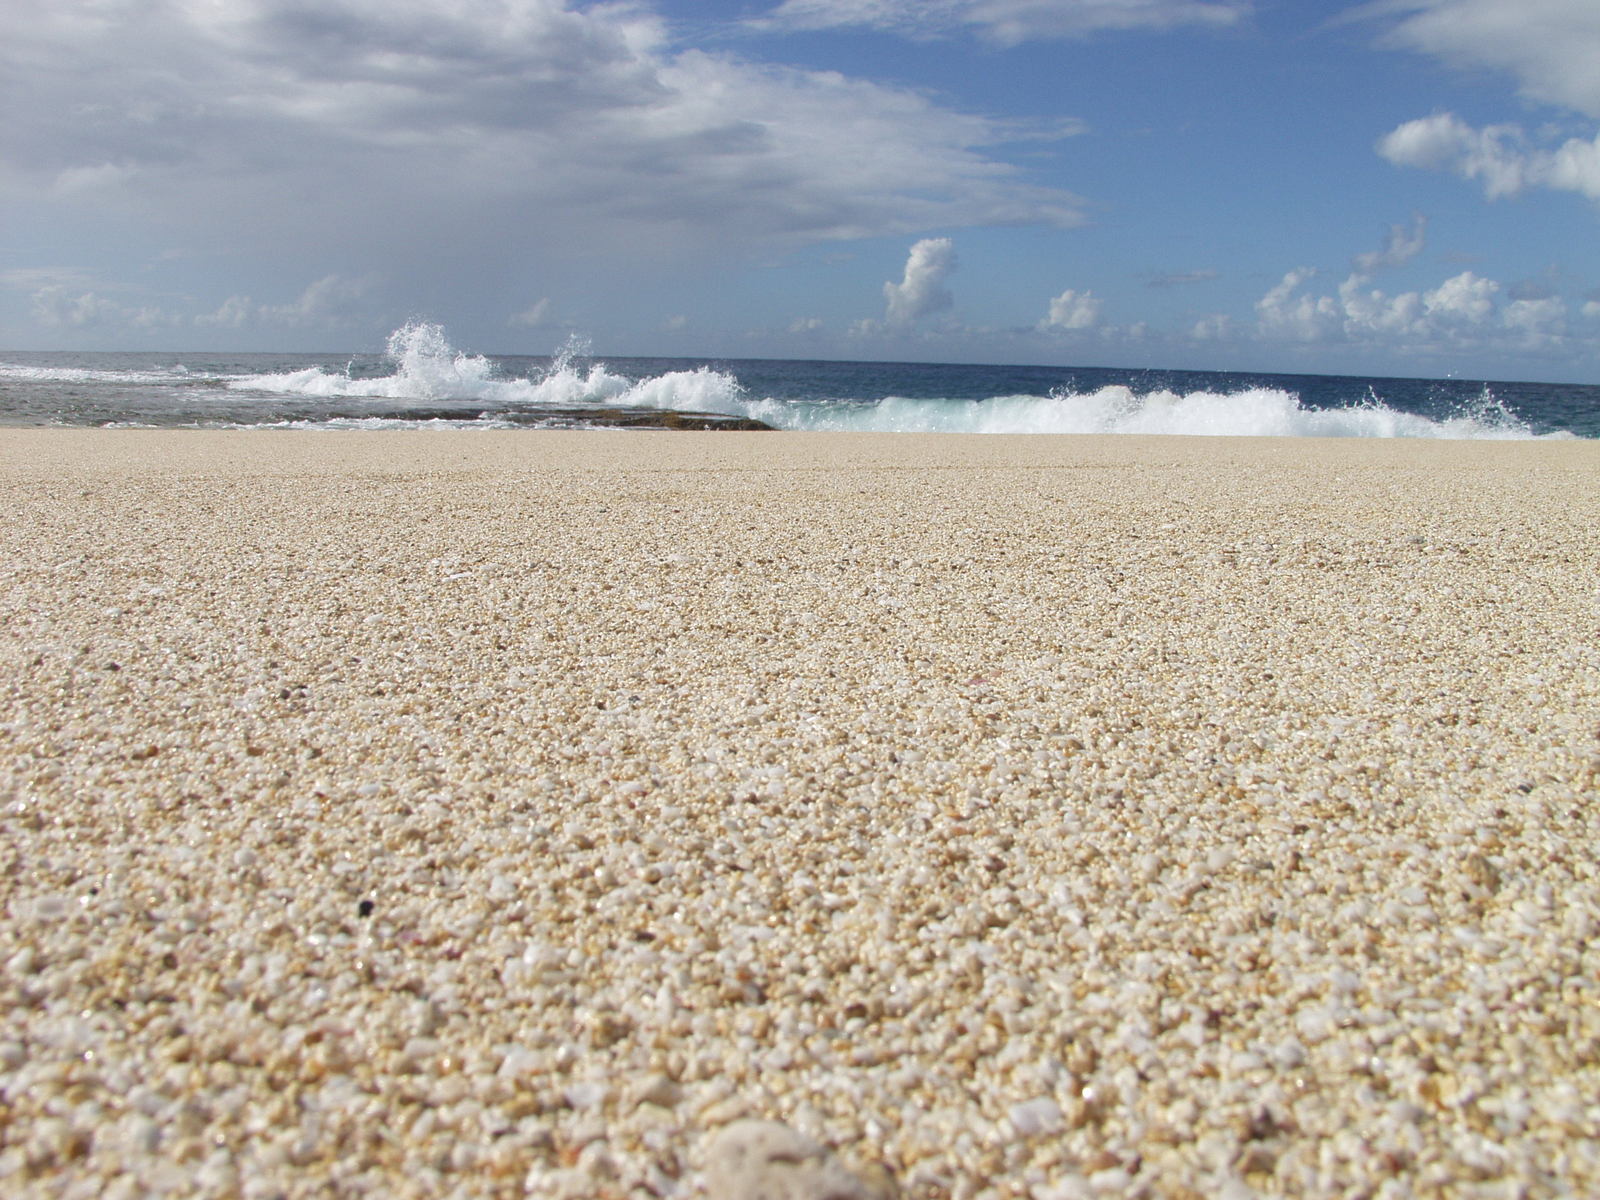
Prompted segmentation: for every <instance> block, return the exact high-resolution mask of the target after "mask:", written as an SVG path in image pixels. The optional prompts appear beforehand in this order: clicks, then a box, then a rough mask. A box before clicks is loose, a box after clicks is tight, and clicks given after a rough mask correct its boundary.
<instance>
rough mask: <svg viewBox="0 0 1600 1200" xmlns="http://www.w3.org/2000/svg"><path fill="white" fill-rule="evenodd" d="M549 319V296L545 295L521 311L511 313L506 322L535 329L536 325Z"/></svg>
mask: <svg viewBox="0 0 1600 1200" xmlns="http://www.w3.org/2000/svg"><path fill="white" fill-rule="evenodd" d="M549 319H550V297H548V296H545V297H542V298H540V299H539V300H537V301H535V302H534V303H533V304H532V305H530V306H529V307H527V308H525V309H523V310H522V311H521V312H519V313H515V314H513V316H512V317H511V319H510V321H508V322H507V324H509V325H523V326H526V327H527V328H529V329H535V328H537V327H538V326H540V325H543V324H545V323H546V322H547V321H549Z"/></svg>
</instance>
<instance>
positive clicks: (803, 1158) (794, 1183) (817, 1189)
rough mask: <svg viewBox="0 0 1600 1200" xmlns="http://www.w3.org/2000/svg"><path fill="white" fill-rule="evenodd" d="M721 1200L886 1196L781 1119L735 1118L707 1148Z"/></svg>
mask: <svg viewBox="0 0 1600 1200" xmlns="http://www.w3.org/2000/svg"><path fill="white" fill-rule="evenodd" d="M706 1185H707V1189H708V1191H709V1193H710V1194H711V1195H712V1196H715V1197H717V1198H718V1200H886V1197H885V1196H884V1195H883V1194H882V1193H880V1192H879V1191H878V1190H877V1189H875V1188H869V1187H868V1186H867V1184H866V1183H864V1182H863V1181H862V1180H860V1179H858V1178H857V1177H856V1176H855V1175H853V1174H852V1173H851V1172H850V1171H849V1170H848V1169H847V1168H846V1167H845V1166H844V1164H843V1163H841V1162H840V1161H839V1159H838V1158H837V1157H835V1156H834V1154H833V1153H832V1152H831V1151H830V1150H828V1149H827V1148H826V1147H824V1146H822V1145H820V1144H819V1143H817V1142H815V1141H813V1140H812V1139H810V1138H808V1137H806V1136H805V1135H804V1134H801V1133H797V1132H796V1131H795V1130H793V1129H791V1128H789V1127H788V1126H787V1125H784V1124H782V1123H780V1122H777V1121H755V1120H746V1121H735V1122H734V1123H733V1124H731V1125H729V1126H726V1127H725V1128H723V1129H722V1130H720V1131H718V1133H717V1134H716V1136H715V1137H713V1138H712V1140H711V1144H710V1146H709V1148H708V1149H707V1151H706Z"/></svg>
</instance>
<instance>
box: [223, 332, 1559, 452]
mask: <svg viewBox="0 0 1600 1200" xmlns="http://www.w3.org/2000/svg"><path fill="white" fill-rule="evenodd" d="M388 354H389V358H390V359H391V360H392V361H393V363H394V370H393V372H392V373H391V374H388V375H379V376H375V377H372V378H363V377H360V376H357V375H354V374H351V373H349V372H346V373H344V374H338V373H333V372H329V371H326V370H323V369H320V368H314V367H313V368H308V369H306V370H300V371H290V372H285V373H282V374H274V375H250V376H242V377H238V378H235V379H232V380H230V381H229V385H228V386H230V387H232V388H236V389H243V390H250V391H263V392H275V393H282V394H290V395H296V396H307V397H327V398H334V397H345V398H371V399H375V400H380V399H389V400H408V401H427V402H434V403H455V404H466V405H473V404H477V405H482V406H484V410H485V412H486V414H487V415H486V417H485V418H484V423H496V424H498V423H500V420H499V419H498V418H497V417H496V415H495V414H496V413H498V414H504V413H506V412H518V413H524V414H529V413H537V411H538V410H540V409H545V408H551V409H554V408H586V407H616V408H640V409H657V410H665V411H674V412H704V413H716V414H721V415H726V416H734V417H750V418H754V419H755V420H758V421H763V422H765V423H766V424H768V425H771V426H773V427H775V428H778V429H792V430H820V431H833V430H836V431H852V432H875V431H876V432H895V433H1010V434H1037V433H1095V434H1098V433H1133V434H1180V435H1193V436H1229V437H1374V438H1394V437H1415V438H1463V439H1486V438H1531V437H1534V436H1536V435H1535V434H1534V432H1533V430H1532V429H1531V428H1530V427H1529V426H1528V424H1527V423H1526V422H1524V421H1522V420H1520V419H1518V418H1517V417H1516V416H1515V415H1514V414H1512V413H1510V412H1508V411H1507V410H1505V409H1504V408H1503V407H1502V406H1500V405H1498V404H1497V403H1496V402H1495V400H1494V397H1493V396H1492V395H1491V394H1489V393H1488V392H1487V391H1486V392H1485V393H1484V395H1483V397H1481V399H1480V401H1479V403H1477V404H1476V405H1474V406H1472V407H1471V408H1470V409H1468V410H1464V411H1462V412H1460V413H1457V414H1454V415H1452V416H1449V417H1446V418H1443V419H1435V418H1431V417H1426V416H1422V415H1419V414H1416V413H1408V412H1403V411H1401V410H1399V409H1395V408H1391V407H1389V406H1388V405H1385V404H1383V403H1382V402H1381V401H1379V400H1378V399H1377V398H1376V397H1369V398H1368V399H1367V400H1366V401H1365V402H1363V403H1360V404H1355V405H1349V406H1346V407H1342V408H1330V409H1315V408H1307V407H1305V406H1304V405H1303V404H1301V402H1300V400H1299V397H1297V396H1296V395H1295V394H1294V393H1293V392H1290V391H1285V390H1282V389H1278V388H1267V387H1256V388H1242V389H1240V390H1237V391H1232V392H1210V391H1193V392H1183V393H1179V392H1173V391H1164V390H1154V391H1149V392H1136V391H1134V390H1133V389H1132V388H1129V387H1127V386H1122V385H1117V386H1109V387H1102V388H1099V389H1097V390H1094V391H1087V392H1079V391H1070V390H1060V391H1056V392H1053V393H1051V394H1050V395H1046V396H1036V395H1012V396H993V397H989V398H986V399H980V400H974V399H926V398H918V399H910V398H906V397H900V396H889V397H886V398H882V399H867V398H864V399H861V400H842V401H826V402H824V401H804V400H776V399H771V398H762V397H759V396H754V395H751V394H750V393H749V392H748V391H747V390H746V389H745V388H744V387H743V386H742V385H741V384H740V382H739V380H738V379H737V378H735V377H734V376H733V375H732V374H729V373H727V372H725V371H717V370H713V369H712V368H710V367H700V368H698V369H695V370H686V371H669V372H664V373H662V374H659V375H652V376H649V377H647V378H644V379H632V378H629V377H628V376H626V375H622V374H619V373H616V372H613V371H612V370H611V369H610V368H609V367H608V366H607V365H606V364H604V363H600V362H593V361H589V360H588V356H587V351H586V348H584V347H583V346H581V345H580V344H577V343H571V344H569V345H568V347H567V348H566V349H565V350H564V351H563V352H561V353H560V354H558V355H556V356H555V357H554V358H553V359H552V361H551V363H550V365H549V367H548V368H547V369H545V370H544V371H543V372H542V373H541V374H538V375H537V376H531V377H528V378H508V377H505V376H504V375H502V374H501V373H500V372H499V370H498V368H497V367H496V365H495V364H494V363H493V362H492V361H491V360H490V359H488V358H486V357H484V356H482V355H475V354H467V353H464V352H461V351H458V350H456V349H455V348H454V347H453V346H452V345H451V344H450V342H449V339H448V338H447V337H446V335H445V331H444V330H443V329H442V328H441V327H440V326H438V325H435V324H431V323H416V324H411V325H407V326H406V327H405V328H403V329H400V330H397V331H396V332H395V333H394V334H392V335H391V336H390V338H389V346H388Z"/></svg>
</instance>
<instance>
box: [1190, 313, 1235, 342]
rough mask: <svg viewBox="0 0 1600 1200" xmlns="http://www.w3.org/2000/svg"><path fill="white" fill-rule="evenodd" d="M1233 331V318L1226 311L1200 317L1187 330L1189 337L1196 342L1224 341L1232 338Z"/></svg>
mask: <svg viewBox="0 0 1600 1200" xmlns="http://www.w3.org/2000/svg"><path fill="white" fill-rule="evenodd" d="M1235 333H1236V327H1235V325H1234V321H1233V318H1232V317H1230V316H1229V315H1228V314H1227V313H1212V314H1211V315H1210V316H1209V317H1201V318H1200V319H1199V320H1198V321H1196V322H1195V323H1194V325H1193V326H1192V327H1191V328H1190V330H1189V336H1190V338H1192V339H1193V340H1195V341H1197V342H1225V341H1228V340H1230V339H1232V338H1233V337H1234V335H1235Z"/></svg>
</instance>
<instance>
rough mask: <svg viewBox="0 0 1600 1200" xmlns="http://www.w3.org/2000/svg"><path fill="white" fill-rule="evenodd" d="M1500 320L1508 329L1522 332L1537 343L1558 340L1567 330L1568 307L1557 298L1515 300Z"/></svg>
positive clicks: (1506, 307) (1507, 306)
mask: <svg viewBox="0 0 1600 1200" xmlns="http://www.w3.org/2000/svg"><path fill="white" fill-rule="evenodd" d="M1500 319H1501V321H1502V322H1504V324H1505V327H1506V328H1507V329H1515V330H1520V331H1521V332H1522V333H1524V334H1526V335H1527V336H1528V338H1530V339H1532V340H1533V341H1534V342H1536V343H1540V344H1542V343H1544V342H1547V341H1550V340H1554V339H1558V338H1560V337H1561V336H1562V334H1564V333H1565V332H1566V329H1567V306H1566V304H1565V303H1563V302H1562V300H1561V299H1560V298H1559V297H1557V296H1546V297H1545V298H1544V299H1542V300H1513V301H1512V302H1511V303H1510V304H1507V305H1506V306H1505V311H1504V312H1502V313H1501V314H1500Z"/></svg>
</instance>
